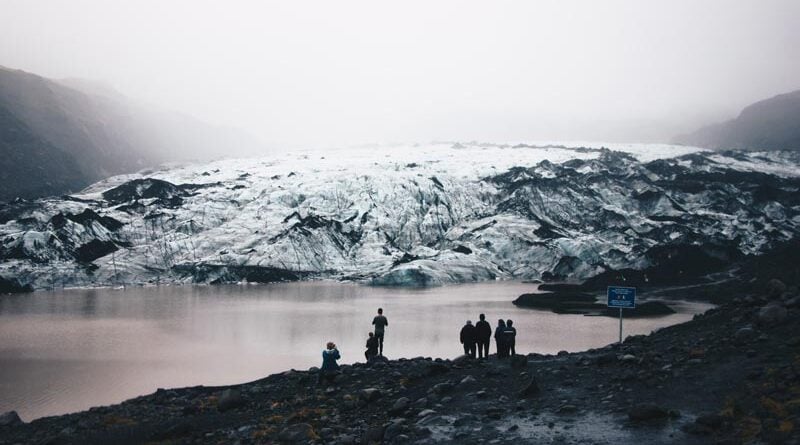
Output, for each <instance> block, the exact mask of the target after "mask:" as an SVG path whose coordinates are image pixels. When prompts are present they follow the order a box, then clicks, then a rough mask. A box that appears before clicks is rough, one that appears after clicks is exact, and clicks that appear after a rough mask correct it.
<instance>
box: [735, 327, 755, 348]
mask: <svg viewBox="0 0 800 445" xmlns="http://www.w3.org/2000/svg"><path fill="white" fill-rule="evenodd" d="M756 335H758V333H757V332H756V330H755V329H753V328H751V327H749V326H748V327H744V328H741V329H739V330H738V331H736V333H735V334H733V339H734V340H735V341H736V342H737V343H739V344H742V343H746V342H748V341H750V340H752V339H754V338H755V337H756Z"/></svg>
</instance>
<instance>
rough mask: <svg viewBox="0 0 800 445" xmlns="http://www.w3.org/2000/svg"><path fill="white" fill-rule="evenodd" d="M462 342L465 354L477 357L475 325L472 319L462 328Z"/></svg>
mask: <svg viewBox="0 0 800 445" xmlns="http://www.w3.org/2000/svg"><path fill="white" fill-rule="evenodd" d="M461 343H462V344H463V345H464V355H466V356H469V357H472V358H475V326H472V321H470V320H467V324H465V325H464V327H463V328H461Z"/></svg>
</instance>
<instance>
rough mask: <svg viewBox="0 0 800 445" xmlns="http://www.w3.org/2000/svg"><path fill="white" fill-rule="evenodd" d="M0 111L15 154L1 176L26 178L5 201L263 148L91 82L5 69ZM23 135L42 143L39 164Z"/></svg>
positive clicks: (0, 76)
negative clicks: (209, 156)
mask: <svg viewBox="0 0 800 445" xmlns="http://www.w3.org/2000/svg"><path fill="white" fill-rule="evenodd" d="M77 88H83V89H84V90H85V91H84V90H81V89H77ZM0 109H2V110H3V113H4V117H3V119H4V122H8V124H7V125H4V126H2V127H0V139H3V140H4V141H5V142H4V144H5V145H6V147H5V148H4V149H5V150H6V152H8V153H12V152H13V153H15V156H13V157H10V158H9V157H4V158H3V159H2V160H0V169H2V170H3V171H7V172H11V171H14V175H15V176H16V177H17V178H22V179H21V180H20V181H14V180H10V179H11V178H9V180H6V181H3V182H2V183H0V186H1V188H2V192H0V199H2V200H8V199H12V198H14V197H17V196H19V197H25V198H30V197H38V196H46V195H53V194H60V193H64V192H69V191H76V190H79V189H80V188H82V187H84V186H86V185H89V184H91V183H92V182H95V181H97V180H100V179H103V178H106V177H109V176H111V175H116V174H120V173H130V172H134V171H137V170H139V169H141V168H143V167H148V166H155V165H157V164H159V163H162V162H165V161H181V160H194V159H202V158H203V156H202V155H201V154H202V153H209V152H211V151H212V149H216V150H219V149H220V147H222V148H228V149H229V150H228V153H230V154H233V155H236V154H238V155H245V154H253V153H254V152H256V151H257V146H258V144H257V143H256V142H255V141H254V140H251V139H249V138H248V137H247V136H242V135H240V134H238V133H235V132H231V131H228V130H224V129H219V128H215V127H211V126H209V125H207V124H204V123H202V122H200V121H197V120H195V119H192V118H189V117H186V116H181V115H178V114H176V113H168V112H162V111H158V110H152V109H148V108H146V107H143V106H140V105H138V104H135V103H133V102H131V101H129V100H128V99H126V98H125V97H124V96H122V95H120V94H118V93H116V94H115V93H113V91H110V90H107V89H101V88H95V87H94V86H92V84H91V83H89V82H82V81H74V80H73V81H65V82H64V83H63V84H62V83H60V82H56V81H52V80H49V79H45V78H43V77H40V76H36V75H33V74H30V73H26V72H23V71H19V70H11V69H7V68H2V67H0ZM12 122H13V123H12ZM20 131H23V132H25V133H28V134H29V137H27V138H26V140H29V142H28V143H27V144H29V143H30V140H34V139H35V140H37V141H39V143H38V144H39V145H38V146H37V147H38V148H37V150H38V151H32V152H30V157H31V159H25V156H24V155H23V154H24V153H26V152H27V150H30V149H31V148H30V145H26V143H23V141H22V140H20V139H18V137H19V132H20ZM6 133H8V134H6ZM15 135H16V136H15ZM15 141H16V142H15ZM17 143H18V144H19V145H16V144H17ZM217 152H219V151H217ZM206 158H207V156H206ZM67 170H68V171H67ZM26 177H29V178H32V177H35V178H37V180H38V181H40V185H39V186H38V187H35V186H32V185H30V184H28V181H25V180H24V178H26Z"/></svg>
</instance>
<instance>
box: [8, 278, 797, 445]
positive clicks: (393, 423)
mask: <svg viewBox="0 0 800 445" xmlns="http://www.w3.org/2000/svg"><path fill="white" fill-rule="evenodd" d="M771 283H772V282H771ZM775 286H777V285H775ZM771 289H772V288H770V287H768V288H767V289H764V290H762V292H759V293H755V294H750V295H745V296H741V297H737V298H735V299H733V301H731V302H730V303H726V304H723V305H721V306H718V307H716V308H713V309H710V310H709V311H707V312H706V313H704V314H701V315H697V316H695V317H694V319H693V320H691V321H689V322H686V323H681V324H678V325H673V326H670V327H667V328H662V329H660V330H658V331H656V332H654V333H653V334H650V335H647V336H635V337H628V338H627V339H625V341H624V343H622V344H611V345H608V346H605V347H603V348H597V349H590V350H587V351H583V352H576V353H559V354H557V355H541V354H528V355H518V356H517V357H516V358H514V359H513V360H511V359H509V360H498V359H496V358H495V357H494V356H492V357H491V358H490V359H488V360H486V361H481V360H470V359H464V358H457V359H454V360H442V359H430V358H428V359H426V358H421V357H418V358H411V359H397V360H387V361H378V362H375V363H371V364H364V363H355V364H353V365H344V366H342V373H341V376H340V377H338V378H337V380H336V381H335V382H334V384H333V385H331V386H318V385H317V384H316V374H315V373H314V372H313V368H312V370H310V371H293V370H290V371H285V372H282V373H279V374H273V375H270V376H268V377H265V378H262V379H259V380H255V381H252V382H247V383H242V384H237V385H229V386H217V387H204V386H196V387H188V388H176V389H161V390H158V391H156V392H155V393H153V394H148V395H144V396H139V397H135V398H133V399H129V400H126V401H124V402H122V403H120V404H116V405H109V406H104V407H96V408H92V409H90V410H88V411H83V412H78V413H72V414H66V415H61V416H52V417H44V418H40V419H37V420H34V421H32V422H30V423H27V424H19V423H18V422H11V423H12V424H13V425H11V426H9V425H6V426H0V444H3V445H5V444H14V443H29V442H31V443H40V442H41V443H89V444H91V443H108V442H114V443H141V442H146V441H152V442H160V441H171V442H174V443H218V442H220V441H224V442H237V441H238V442H239V443H337V444H348V443H349V444H353V443H374V442H383V443H440V442H443V443H479V442H481V441H493V440H499V442H495V443H512V442H513V441H514V440H520V439H532V438H535V439H537V440H541V441H558V442H561V443H582V442H583V441H585V440H592V441H594V442H599V443H637V442H643V441H644V442H648V443H675V442H680V443H708V442H709V441H717V440H727V441H731V440H733V441H734V442H731V443H736V441H747V440H750V439H755V438H758V439H760V440H763V441H773V440H777V439H780V440H790V439H794V440H796V439H797V438H798V430H797V429H796V428H795V426H794V425H798V424H800V422H798V420H799V419H800V418H798V416H799V415H800V404H797V403H795V402H793V401H792V400H793V399H792V397H794V398H797V397H798V395H797V394H794V392H793V391H794V389H792V388H800V386H798V385H800V373H798V369H796V368H795V367H793V366H794V365H793V363H795V361H796V360H800V355H798V353H797V346H800V327H799V326H798V325H800V323H797V321H798V320H799V319H800V308H799V307H798V297H797V288H796V287H793V288H789V290H786V286H782V289H783V291H782V293H781V294H780V295H775V291H773V290H771ZM492 349H494V348H492ZM781 388H783V389H781ZM764 400H769V401H770V402H768V405H769V407H771V408H769V407H768V408H764ZM756 423H757V425H758V428H756V427H755V425H756ZM790 425H791V427H790Z"/></svg>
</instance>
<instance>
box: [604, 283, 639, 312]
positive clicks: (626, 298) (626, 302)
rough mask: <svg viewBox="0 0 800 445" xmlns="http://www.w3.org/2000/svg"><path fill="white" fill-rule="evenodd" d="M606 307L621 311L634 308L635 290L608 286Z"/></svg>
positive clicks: (633, 288)
mask: <svg viewBox="0 0 800 445" xmlns="http://www.w3.org/2000/svg"><path fill="white" fill-rule="evenodd" d="M608 307H618V308H621V309H634V308H636V288H635V287H621V286H609V287H608Z"/></svg>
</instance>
